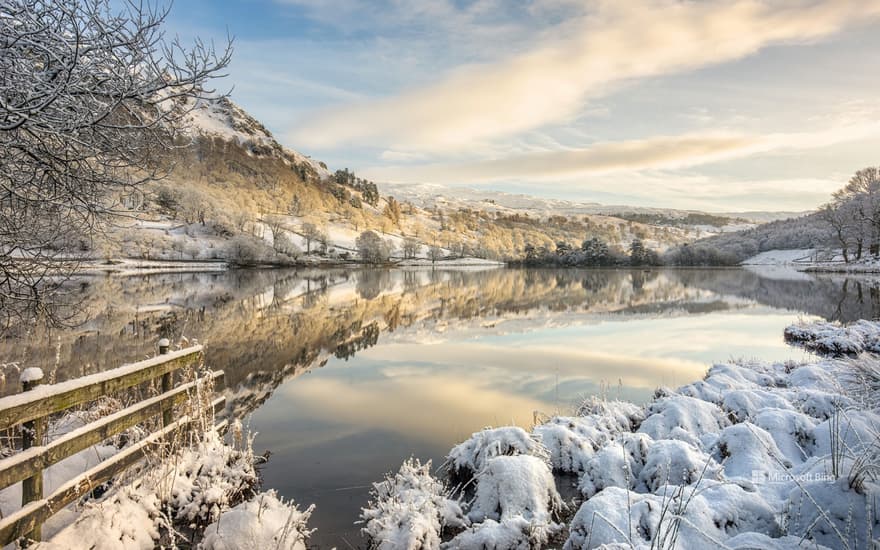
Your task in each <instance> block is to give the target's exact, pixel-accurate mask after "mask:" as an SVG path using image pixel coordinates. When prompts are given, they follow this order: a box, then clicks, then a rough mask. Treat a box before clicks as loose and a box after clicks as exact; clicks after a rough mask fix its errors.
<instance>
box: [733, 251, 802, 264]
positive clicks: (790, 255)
mask: <svg viewBox="0 0 880 550" xmlns="http://www.w3.org/2000/svg"><path fill="white" fill-rule="evenodd" d="M816 254H817V251H816V250H815V249H812V248H805V249H793V250H767V251H766V252H761V253H760V254H757V255H755V256H752V257H751V258H749V259H747V260H744V261H743V262H742V265H773V266H776V265H809V264H811V263H812V262H813V259H814V258H815V257H816Z"/></svg>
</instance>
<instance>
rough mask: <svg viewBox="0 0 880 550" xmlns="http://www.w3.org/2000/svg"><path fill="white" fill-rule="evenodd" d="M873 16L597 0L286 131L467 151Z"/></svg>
mask: <svg viewBox="0 0 880 550" xmlns="http://www.w3.org/2000/svg"><path fill="white" fill-rule="evenodd" d="M301 1H306V0H301ZM395 4H399V3H398V2H395ZM414 5H418V6H422V7H424V8H425V9H428V8H429V7H431V6H435V7H436V5H439V6H441V7H442V6H446V7H448V6H449V4H447V3H444V2H440V3H436V5H435V3H431V2H415V3H414ZM566 8H567V9H571V8H570V7H569V6H566ZM878 15H880V3H876V2H864V1H862V0H819V1H813V2H798V1H781V2H770V1H759V0H740V1H737V2H727V1H725V2H720V1H706V2H677V1H673V0H652V1H649V2H644V3H638V4H636V3H630V2H613V1H611V0H602V1H600V2H597V3H596V4H595V7H594V8H592V9H590V8H580V10H579V11H578V12H576V13H574V14H572V16H571V17H570V18H569V20H568V21H567V22H565V23H561V24H560V25H559V29H558V30H559V32H558V34H560V35H561V37H560V38H553V39H549V38H544V39H542V40H540V41H539V43H538V44H537V45H536V46H535V47H534V48H533V49H531V50H530V51H526V52H522V53H520V54H518V55H515V56H513V57H511V58H509V59H506V60H503V61H498V62H495V63H480V64H476V65H469V66H465V67H461V68H458V69H456V70H454V71H452V72H451V73H449V74H447V75H446V76H445V77H443V78H441V79H439V80H438V81H437V82H435V83H433V84H429V85H426V86H423V87H421V88H417V89H412V90H409V91H405V92H402V93H400V94H397V95H394V96H392V97H387V98H383V99H377V100H371V101H366V102H356V103H351V104H348V105H346V106H343V107H340V108H336V109H333V110H328V111H325V112H322V113H319V114H318V115H316V116H314V117H311V118H309V119H308V120H306V121H305V122H304V123H303V124H302V125H301V126H300V127H299V128H298V129H297V130H296V131H295V132H293V133H292V135H291V140H292V141H293V142H294V143H298V144H304V145H306V146H308V147H311V148H321V147H334V146H339V145H342V144H361V145H363V144H364V143H369V144H371V145H374V146H384V147H387V148H391V149H394V150H396V151H420V152H444V151H450V150H462V149H467V148H469V147H473V146H474V145H475V144H480V143H482V142H486V141H491V140H497V139H499V138H509V137H511V136H515V135H517V134H520V133H522V132H525V131H528V130H533V129H536V128H540V127H542V126H545V125H548V124H553V123H559V122H560V121H564V120H566V119H568V118H570V117H572V116H574V115H576V114H577V113H578V112H579V111H580V110H581V109H583V108H584V106H585V103H586V102H587V101H588V100H590V99H591V98H596V97H600V96H602V95H604V94H607V93H608V92H609V91H610V90H613V89H614V88H615V87H616V86H618V85H620V84H621V83H624V82H628V81H631V80H633V79H639V78H645V77H652V76H658V75H664V74H670V73H675V72H681V71H687V70H692V69H696V68H700V67H704V66H707V65H712V64H717V63H722V62H726V61H730V60H735V59H739V58H742V57H744V56H748V55H750V54H753V53H755V52H757V51H759V50H761V49H762V48H765V47H767V46H770V45H774V44H789V43H802V42H809V41H813V40H817V39H821V38H824V37H827V36H829V35H831V34H833V33H836V32H838V31H840V30H841V29H843V28H845V27H847V26H849V25H853V24H856V23H859V22H862V21H865V20H868V19H871V18H874V17H876V16H878ZM725 139H726V138H725ZM682 145H689V146H691V147H700V146H699V145H697V144H695V143H687V144H682ZM717 146H718V148H721V149H724V148H730V147H741V146H742V145H741V144H739V143H731V142H729V141H724V142H723V143H718V144H717ZM710 154H711V151H710Z"/></svg>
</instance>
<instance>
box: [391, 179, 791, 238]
mask: <svg viewBox="0 0 880 550" xmlns="http://www.w3.org/2000/svg"><path fill="white" fill-rule="evenodd" d="M379 188H380V190H381V191H382V192H383V193H384V194H388V195H393V196H394V197H395V198H397V199H398V200H406V201H409V202H412V203H414V204H417V205H419V206H422V207H426V208H434V207H437V206H440V207H446V208H480V209H483V210H487V211H501V212H520V213H528V214H529V215H532V216H547V215H563V216H585V215H601V216H615V217H622V218H624V219H629V218H632V217H636V216H644V217H651V216H653V217H656V218H658V219H665V220H670V221H674V220H687V219H688V218H689V217H691V218H697V219H698V218H699V217H700V216H709V217H712V218H716V221H717V222H723V223H722V225H721V226H723V225H729V224H735V225H738V226H740V227H739V228H740V229H742V228H743V227H742V226H743V225H744V224H745V225H749V224H760V223H768V222H772V221H776V220H783V219H787V218H793V217H798V216H802V215H804V214H805V213H804V212H759V211H749V212H720V213H714V212H713V213H709V212H703V211H699V210H683V209H673V208H654V207H644V206H627V205H607V204H600V203H596V202H578V201H570V200H563V199H548V198H542V197H536V196H532V195H525V194H514V193H505V192H503V191H486V190H477V189H471V188H467V187H451V186H445V185H440V184H432V183H396V184H383V183H380V184H379ZM694 215H696V216H694ZM725 218H726V220H725ZM659 225H666V224H664V223H660V224H659ZM684 225H706V224H699V223H695V224H684ZM721 226H719V227H721Z"/></svg>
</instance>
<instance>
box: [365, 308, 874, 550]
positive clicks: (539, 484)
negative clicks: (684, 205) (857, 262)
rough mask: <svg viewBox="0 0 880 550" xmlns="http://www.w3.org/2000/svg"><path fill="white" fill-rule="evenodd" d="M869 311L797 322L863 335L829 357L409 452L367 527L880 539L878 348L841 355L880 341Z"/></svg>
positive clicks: (511, 539)
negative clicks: (432, 465) (434, 465)
mask: <svg viewBox="0 0 880 550" xmlns="http://www.w3.org/2000/svg"><path fill="white" fill-rule="evenodd" d="M868 324H870V323H868V322H866V321H863V322H861V323H860V324H859V325H858V327H857V328H855V329H853V330H847V329H842V328H840V327H837V328H838V331H837V332H836V333H833V334H830V332H831V330H830V327H829V325H828V324H817V325H804V326H797V327H791V329H790V330H789V331H787V332H786V335H787V336H788V337H789V339H790V340H797V341H798V342H806V343H810V342H815V341H816V340H817V339H820V338H826V339H828V338H836V339H837V340H842V339H846V338H849V339H850V340H854V339H858V338H862V347H861V348H853V347H850V348H846V350H847V351H846V352H841V351H840V350H841V349H844V348H835V347H833V346H830V345H825V346H811V347H812V349H821V350H823V351H826V352H828V353H836V354H837V356H836V357H830V358H825V359H821V360H819V361H817V362H815V363H793V362H788V363H759V362H743V363H738V364H737V363H728V364H718V365H714V366H713V367H712V368H710V369H709V371H708V373H707V375H706V377H705V378H704V379H703V380H700V381H697V382H694V383H691V384H687V385H685V386H682V387H680V388H678V389H676V390H670V389H664V388H661V389H658V390H657V391H656V393H655V396H654V399H653V400H652V401H651V402H650V403H648V404H647V405H646V406H644V407H639V406H636V405H632V404H629V403H626V402H620V401H603V400H592V401H588V402H587V403H586V404H585V405H584V406H583V407H581V409H580V410H578V411H577V413H576V414H574V415H572V416H556V417H553V418H551V419H549V420H548V421H547V422H544V423H542V424H540V425H538V426H536V427H534V428H533V430H532V431H531V433H529V432H526V431H525V430H523V429H521V428H517V427H503V428H495V429H486V430H484V431H481V432H477V433H474V434H473V436H472V437H471V438H470V439H468V440H467V441H465V442H463V443H461V444H460V445H458V446H456V447H454V448H453V449H452V450H451V451H450V453H449V454H448V456H447V459H446V464H445V469H444V471H445V475H443V476H440V477H437V478H435V477H433V476H432V475H431V473H430V469H429V468H426V467H423V466H422V465H421V464H419V463H418V462H413V461H407V462H405V463H404V465H403V466H401V469H400V471H399V472H397V473H396V474H392V475H390V476H389V477H388V478H386V480H385V481H383V482H381V483H379V484H377V485H376V488H375V490H374V491H373V501H372V502H371V503H370V505H369V506H368V507H366V508H365V509H364V512H363V519H364V520H365V522H366V524H365V532H366V533H367V535H368V537H369V538H370V540H372V541H373V542H374V543H377V542H378V541H380V540H382V541H384V540H392V541H404V542H406V544H404V543H401V544H399V545H392V547H394V548H418V547H425V548H440V547H442V548H448V549H452V548H470V547H474V545H480V547H483V548H526V547H530V548H534V547H538V548H542V547H547V546H548V545H549V546H551V547H555V546H557V545H561V544H563V543H564V547H565V549H566V550H575V549H588V548H598V547H600V546H601V545H603V544H608V545H622V546H621V547H627V548H649V547H650V548H653V547H656V545H658V544H659V545H660V547H664V548H665V547H667V546H668V545H674V544H675V543H676V541H679V542H681V543H683V542H684V541H687V545H688V548H707V549H708V548H717V547H725V548H756V547H760V548H780V549H781V548H800V547H801V543H802V542H803V541H809V544H810V547H811V548H812V547H815V548H826V547H827V548H866V547H868V546H869V545H870V544H876V542H877V539H878V537H880V515H878V511H877V510H876V509H875V508H874V503H875V502H877V499H878V498H880V484H878V472H880V444H878V441H880V414H878V413H880V369H878V364H880V363H878V360H877V358H876V356H874V355H871V354H868V355H859V356H851V357H841V356H840V354H841V353H857V352H859V351H861V350H864V349H874V348H873V347H872V346H876V345H880V338H878V336H880V325H876V324H874V326H873V327H872V328H873V332H868V331H866V330H864V329H865V327H866V325H868ZM792 334H796V335H797V338H794V337H793V336H791V335H792ZM866 340H870V342H866ZM573 480H574V486H576V488H577V489H576V495H575V496H574V497H573V498H570V499H564V498H563V497H562V496H560V493H563V492H564V491H559V490H558V489H565V488H566V487H570V486H571V485H572V483H573ZM461 487H465V488H464V489H463V490H462V489H461ZM424 503H428V504H424ZM414 541H415V543H414V544H411V543H413V542H414ZM871 541H873V543H872V542H871ZM615 547H616V546H615Z"/></svg>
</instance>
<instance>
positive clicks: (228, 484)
mask: <svg viewBox="0 0 880 550" xmlns="http://www.w3.org/2000/svg"><path fill="white" fill-rule="evenodd" d="M154 475H158V476H160V477H159V478H158V479H159V484H160V486H162V487H164V488H167V492H165V493H160V497H161V498H162V500H163V504H164V505H165V507H166V508H167V510H168V513H169V515H170V516H171V518H172V519H173V520H175V521H176V522H186V523H188V524H190V525H191V526H196V525H205V524H207V523H210V522H212V521H215V520H216V519H217V517H218V516H219V515H220V512H221V511H223V510H224V509H226V508H228V507H229V505H230V504H232V503H234V502H236V501H238V500H241V498H242V497H243V496H246V495H247V493H248V492H249V491H251V489H252V488H253V487H254V485H256V483H257V472H256V470H255V468H254V456H253V451H252V450H251V448H250V445H248V446H247V447H246V448H245V449H243V450H240V449H236V448H235V447H233V446H230V445H227V444H226V443H225V442H224V441H223V436H221V435H220V434H219V433H218V432H217V431H216V430H209V431H208V432H206V433H205V434H204V436H203V437H202V438H201V440H200V441H198V442H197V443H196V444H195V445H194V446H192V447H188V448H185V449H184V450H183V451H182V452H181V453H180V454H179V455H177V456H176V457H174V458H173V461H172V462H166V463H163V464H162V465H161V467H160V468H159V469H158V471H154Z"/></svg>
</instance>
